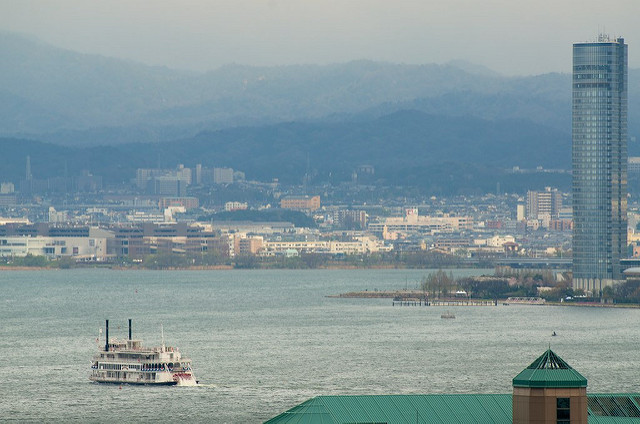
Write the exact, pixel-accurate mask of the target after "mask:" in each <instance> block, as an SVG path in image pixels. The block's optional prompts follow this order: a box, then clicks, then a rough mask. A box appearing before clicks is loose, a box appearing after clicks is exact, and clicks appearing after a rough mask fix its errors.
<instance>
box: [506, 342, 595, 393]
mask: <svg viewBox="0 0 640 424" xmlns="http://www.w3.org/2000/svg"><path fill="white" fill-rule="evenodd" d="M513 387H535V388H549V387H550V388H558V387H564V388H567V387H587V379H586V378H584V377H583V376H582V374H580V373H579V372H578V371H576V370H574V369H573V368H571V367H570V366H569V364H567V363H566V362H565V361H563V360H562V358H560V357H559V356H558V355H556V354H555V353H553V351H552V350H551V349H548V350H547V351H546V352H545V353H543V354H542V355H541V356H540V357H539V358H538V359H536V360H535V361H533V363H532V364H531V365H529V366H528V367H527V368H525V369H524V370H522V372H521V373H520V374H518V375H517V376H515V378H514V379H513Z"/></svg>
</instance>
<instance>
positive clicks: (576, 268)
mask: <svg viewBox="0 0 640 424" xmlns="http://www.w3.org/2000/svg"><path fill="white" fill-rule="evenodd" d="M572 156H573V157H572V162H573V188H572V194H573V223H574V228H573V287H574V289H584V290H585V291H589V292H592V293H593V294H594V295H596V296H598V295H600V294H601V293H602V290H603V288H604V287H606V286H608V285H611V284H613V283H615V282H617V281H619V280H621V279H622V269H621V266H620V259H621V258H624V257H626V254H627V45H626V44H625V43H624V39H622V38H618V39H615V40H611V39H609V38H608V37H607V36H603V35H601V36H600V37H599V39H598V41H597V42H592V43H576V44H574V45H573V151H572Z"/></svg>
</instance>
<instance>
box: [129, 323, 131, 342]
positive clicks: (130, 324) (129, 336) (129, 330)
mask: <svg viewBox="0 0 640 424" xmlns="http://www.w3.org/2000/svg"><path fill="white" fill-rule="evenodd" d="M129 340H131V318H129Z"/></svg>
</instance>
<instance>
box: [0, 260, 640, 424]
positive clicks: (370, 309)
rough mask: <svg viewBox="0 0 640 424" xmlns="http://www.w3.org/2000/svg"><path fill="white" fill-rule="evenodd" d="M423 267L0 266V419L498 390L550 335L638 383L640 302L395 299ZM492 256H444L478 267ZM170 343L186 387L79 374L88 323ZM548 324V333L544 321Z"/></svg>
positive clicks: (613, 383)
mask: <svg viewBox="0 0 640 424" xmlns="http://www.w3.org/2000/svg"><path fill="white" fill-rule="evenodd" d="M429 272H432V270H304V271H296V270H273V271H264V270H250V271H249V270H247V271H239V270H230V271H220V270H216V271H116V270H105V269H89V270H57V271H11V272H2V274H1V275H0V278H1V280H0V281H1V282H0V287H1V289H2V290H1V291H0V293H1V294H0V305H1V307H0V343H1V345H0V357H1V358H2V363H1V365H0V381H2V384H1V385H0V398H1V399H2V402H1V403H0V421H11V420H16V421H20V422H29V421H31V422H42V421H54V422H57V421H66V422H73V421H75V422H151V421H158V420H159V421H177V420H187V421H208V422H215V423H253V422H262V421H264V420H266V419H268V418H271V417H273V416H275V415H277V414H279V413H281V412H283V411H285V410H287V409H289V408H291V407H293V406H295V405H297V404H299V403H301V402H303V401H305V400H307V399H308V398H311V397H313V396H317V395H339V394H408V393H509V392H511V390H512V389H511V379H512V378H513V377H514V376H515V375H516V374H517V373H519V372H520V371H521V370H522V369H524V368H525V367H526V366H528V365H529V364H530V363H531V362H532V361H533V360H534V359H536V358H537V357H538V356H539V355H541V354H542V353H543V352H544V351H545V350H546V349H547V348H548V347H549V345H550V346H551V348H552V349H553V350H554V351H555V352H556V353H557V354H559V355H560V356H561V357H562V358H563V359H564V360H565V361H567V362H568V363H569V364H570V365H571V366H573V367H574V368H576V369H577V370H578V371H579V372H580V373H582V374H583V375H584V376H585V377H587V379H588V381H589V389H588V390H589V391H590V392H639V391H640V387H639V386H640V382H639V381H638V379H637V376H636V375H635V372H633V371H632V370H635V369H636V367H637V365H638V360H639V356H640V355H639V354H638V349H637V347H638V346H639V345H640V344H639V343H640V335H639V332H638V328H639V324H640V310H637V309H613V308H579V307H559V306H528V305H518V306H516V305H511V306H502V305H499V306H477V307H455V308H448V309H449V310H451V311H452V312H453V313H455V315H456V318H455V319H449V320H443V319H441V318H440V315H441V314H442V313H443V312H445V310H446V309H447V308H445V307H434V306H432V307H415V306H403V307H399V306H392V304H391V300H390V299H338V298H328V297H326V296H327V295H331V294H338V293H343V292H347V291H356V290H387V289H401V288H405V287H408V288H415V287H417V286H418V284H419V281H420V280H421V279H422V278H423V277H424V276H426V275H427V274H428V273H429ZM490 272H491V270H455V271H454V275H456V276H462V275H480V274H482V273H490ZM128 318H132V319H133V333H134V338H141V339H142V340H143V341H144V344H145V345H159V344H160V343H161V332H160V328H161V325H162V326H163V328H164V336H165V342H166V344H167V345H172V346H178V347H179V348H180V350H181V351H182V352H183V354H186V355H187V356H189V357H190V358H191V359H192V360H193V370H194V373H195V375H196V377H197V378H198V379H199V380H200V382H201V383H202V384H201V385H200V386H198V387H151V386H132V385H125V386H118V385H108V384H97V383H92V382H90V381H89V380H88V376H89V374H90V368H89V366H90V360H91V356H92V355H93V354H94V353H95V351H96V350H97V349H98V345H102V346H104V340H102V339H100V340H98V342H97V343H96V338H98V337H99V329H100V328H104V320H105V319H109V324H110V335H111V336H117V337H120V338H126V336H127V319H128ZM554 331H555V332H556V333H557V334H558V335H557V336H556V337H551V334H552V333H553V332H554Z"/></svg>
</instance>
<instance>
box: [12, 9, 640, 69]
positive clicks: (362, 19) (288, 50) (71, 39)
mask: <svg viewBox="0 0 640 424" xmlns="http://www.w3.org/2000/svg"><path fill="white" fill-rule="evenodd" d="M638 22H640V0H606V1H605V0H440V1H433V0H385V1H382V0H153V1H152V0H148V1H138V0H0V30H7V31H14V32H20V33H25V34H32V35H35V36H37V37H38V38H41V39H42V40H44V41H46V42H49V43H50V44H53V45H56V46H59V47H64V48H68V49H71V50H76V51H80V52H84V53H97V54H101V55H104V56H111V57H119V58H126V59H132V60H135V61H139V62H143V63H147V64H153V65H166V66H169V67H172V68H181V69H194V70H208V69H214V68H217V67H219V66H221V65H224V64H228V63H241V64H249V65H281V64H297V63H319V64H326V63H332V62H346V61H350V60H354V59H373V60H383V61H390V62H403V63H444V62H447V61H450V60H457V59H463V60H467V61H470V62H474V63H478V64H482V65H485V66H488V67H490V68H492V69H494V70H496V71H499V72H502V73H505V74H539V73H544V72H551V71H558V72H569V71H570V69H571V44H572V43H573V42H576V41H590V40H594V39H595V37H596V36H597V34H598V31H603V30H604V31H606V32H608V33H609V34H611V35H618V36H623V37H625V40H626V41H627V43H628V44H629V54H630V60H629V65H630V67H634V68H640V24H639V23H638ZM636 46H637V47H636ZM636 52H638V53H637V54H636Z"/></svg>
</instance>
